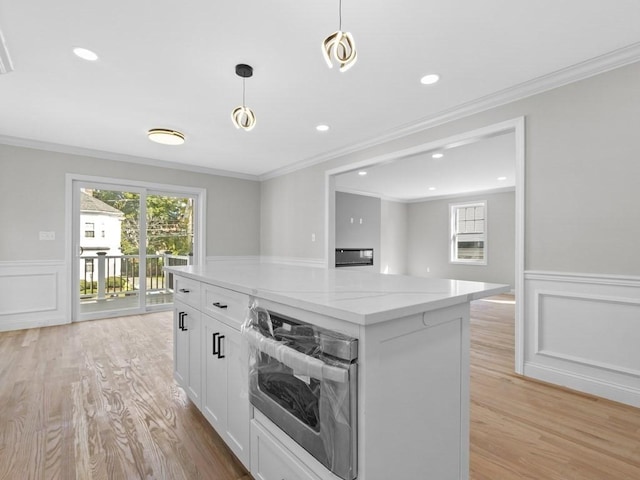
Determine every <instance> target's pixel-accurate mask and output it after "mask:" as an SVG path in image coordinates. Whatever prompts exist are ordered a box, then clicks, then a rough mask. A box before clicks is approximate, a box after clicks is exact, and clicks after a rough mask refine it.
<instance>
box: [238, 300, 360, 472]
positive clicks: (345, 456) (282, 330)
mask: <svg viewBox="0 0 640 480" xmlns="http://www.w3.org/2000/svg"><path fill="white" fill-rule="evenodd" d="M243 335H244V336H245V337H246V338H247V341H248V343H249V346H250V364H249V395H250V401H251V404H252V405H253V406H254V407H255V408H257V409H258V410H259V411H261V412H262V413H263V414H264V415H265V416H266V417H268V418H269V419H270V420H271V421H272V422H274V423H275V424H276V425H277V426H278V427H280V428H281V429H282V430H283V431H284V432H285V433H287V434H288V435H289V436H290V437H291V438H292V439H293V440H295V441H296V442H297V443H298V444H299V445H301V446H302V447H303V448H304V449H305V450H307V451H308V452H309V453H310V454H311V455H313V456H314V457H315V458H316V459H317V460H318V461H320V463H322V464H323V465H325V466H326V467H327V468H328V469H329V470H331V471H332V472H333V473H334V474H336V475H337V476H339V477H340V478H343V479H345V480H353V479H354V478H356V476H357V432H358V429H357V403H358V402H357V386H358V366H357V357H358V341H357V339H355V338H351V337H347V336H345V335H342V334H340V333H338V332H334V331H330V330H327V329H323V328H319V327H316V326H313V325H309V324H306V323H303V322H300V321H298V320H294V319H291V318H288V317H285V316H283V315H278V314H276V313H273V312H269V311H267V310H264V309H259V308H255V307H254V308H252V311H251V315H249V319H248V321H247V322H246V323H245V325H244V327H243Z"/></svg>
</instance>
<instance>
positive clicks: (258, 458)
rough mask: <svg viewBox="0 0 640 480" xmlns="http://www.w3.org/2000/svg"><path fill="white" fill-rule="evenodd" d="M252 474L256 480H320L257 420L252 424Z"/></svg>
mask: <svg viewBox="0 0 640 480" xmlns="http://www.w3.org/2000/svg"><path fill="white" fill-rule="evenodd" d="M251 474H252V475H253V476H254V478H255V479H256V480H320V478H319V477H318V476H316V475H315V474H314V473H313V472H311V470H309V469H308V468H307V467H306V466H305V465H303V464H302V463H301V462H300V461H299V460H298V459H297V458H296V457H295V456H293V454H291V453H290V452H289V451H288V450H286V448H285V447H284V446H282V444H280V442H278V440H276V439H275V438H274V437H273V436H271V434H270V433H269V432H267V431H266V430H265V429H264V428H263V427H262V425H260V424H259V423H258V422H256V421H255V420H253V421H252V422H251Z"/></svg>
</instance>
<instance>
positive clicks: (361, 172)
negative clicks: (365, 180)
mask: <svg viewBox="0 0 640 480" xmlns="http://www.w3.org/2000/svg"><path fill="white" fill-rule="evenodd" d="M366 174H367V172H365V171H364V170H360V171H359V172H358V175H360V176H361V177H364V176H365V175H366Z"/></svg>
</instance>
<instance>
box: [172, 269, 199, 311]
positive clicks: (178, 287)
mask: <svg viewBox="0 0 640 480" xmlns="http://www.w3.org/2000/svg"><path fill="white" fill-rule="evenodd" d="M173 300H174V301H175V302H182V303H186V304H187V305H190V306H192V307H194V308H200V282H198V281H197V280H191V279H190V278H185V277H179V276H177V275H174V277H173Z"/></svg>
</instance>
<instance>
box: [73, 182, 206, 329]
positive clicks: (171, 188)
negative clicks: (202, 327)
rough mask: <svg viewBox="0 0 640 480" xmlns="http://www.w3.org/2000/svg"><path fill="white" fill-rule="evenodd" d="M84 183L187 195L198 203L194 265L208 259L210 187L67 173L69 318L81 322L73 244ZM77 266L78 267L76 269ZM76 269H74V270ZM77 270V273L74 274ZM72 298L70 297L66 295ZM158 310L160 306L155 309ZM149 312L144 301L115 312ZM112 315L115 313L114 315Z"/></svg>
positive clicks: (195, 223) (117, 313)
mask: <svg viewBox="0 0 640 480" xmlns="http://www.w3.org/2000/svg"><path fill="white" fill-rule="evenodd" d="M81 183H95V184H100V185H101V186H103V187H106V188H113V189H120V190H121V189H123V188H124V189H130V190H131V191H136V192H144V194H145V195H149V194H151V195H153V194H158V193H161V194H177V195H187V196H191V197H193V198H194V201H195V204H196V213H195V215H194V218H193V223H194V226H193V231H194V237H195V241H194V244H195V245H194V252H193V264H194V265H203V264H204V262H205V251H206V248H205V245H206V223H205V219H206V205H207V190H206V189H205V188H198V187H186V186H181V185H170V184H163V183H155V182H143V181H138V180H131V179H125V178H112V177H98V176H92V175H80V174H75V173H67V174H66V176H65V266H66V271H67V288H68V289H69V290H68V295H69V296H70V306H71V308H70V314H71V315H70V317H71V318H70V321H71V322H77V321H79V314H80V312H79V302H78V300H77V299H76V294H77V292H78V290H79V278H76V277H77V276H78V275H77V270H78V268H79V267H78V266H77V265H76V263H77V261H76V255H75V252H74V247H75V245H76V241H75V240H74V239H77V236H78V235H80V232H79V230H78V231H76V230H77V228H75V227H78V228H79V225H77V222H76V221H75V220H74V218H75V216H78V218H79V213H80V212H79V211H76V209H77V208H78V207H77V205H76V202H74V201H75V191H76V190H78V191H79V187H78V184H81ZM144 212H145V206H144V205H143V209H142V210H141V212H140V215H142V214H143V213H144ZM76 267H77V268H76ZM74 269H75V270H74ZM74 272H75V274H74ZM67 298H69V297H67ZM171 307H172V306H171V304H167V309H170V308H171ZM154 310H157V307H155V308H154ZM146 311H150V309H149V308H148V307H147V306H146V302H145V304H142V303H141V304H140V307H139V310H138V311H137V312H132V311H126V313H125V312H116V313H115V315H117V316H120V315H123V314H125V315H126V314H128V313H144V312H146ZM109 316H110V315H109V314H107V315H104V316H102V317H101V318H107V317H109ZM111 316H113V315H111Z"/></svg>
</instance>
